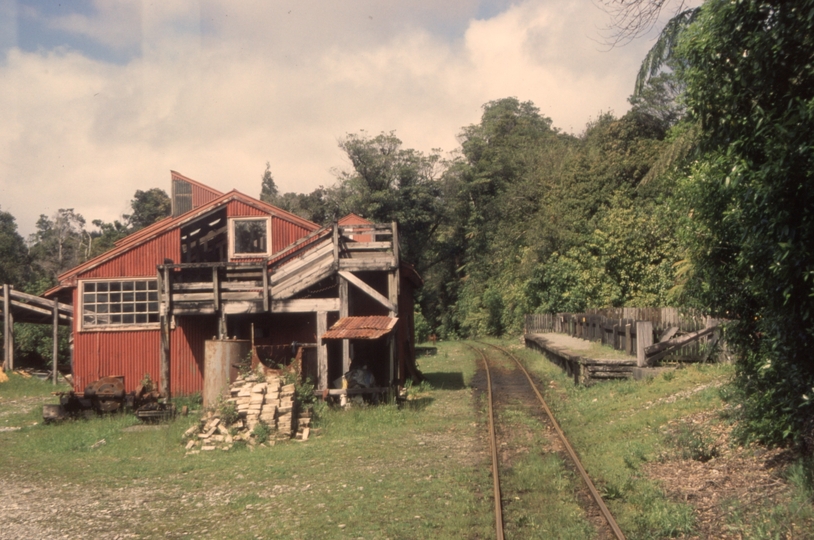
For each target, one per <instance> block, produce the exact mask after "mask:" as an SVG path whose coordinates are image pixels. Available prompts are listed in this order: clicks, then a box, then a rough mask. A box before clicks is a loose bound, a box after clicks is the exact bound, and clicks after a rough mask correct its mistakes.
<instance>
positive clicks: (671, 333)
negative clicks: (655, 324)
mask: <svg viewBox="0 0 814 540" xmlns="http://www.w3.org/2000/svg"><path fill="white" fill-rule="evenodd" d="M676 332H678V326H671V327H669V328H667V330H665V331H664V332H662V334H661V337H659V343H661V342H663V341H667V340H669V339H672V338H673V336H674V335H676Z"/></svg>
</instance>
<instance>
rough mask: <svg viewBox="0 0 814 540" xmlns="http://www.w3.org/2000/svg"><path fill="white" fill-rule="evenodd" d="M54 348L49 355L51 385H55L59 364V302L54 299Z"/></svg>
mask: <svg viewBox="0 0 814 540" xmlns="http://www.w3.org/2000/svg"><path fill="white" fill-rule="evenodd" d="M53 324H54V347H53V350H52V354H51V361H52V362H53V363H54V374H53V383H54V386H56V384H57V365H58V364H59V358H58V356H59V300H57V299H56V298H54V321H53Z"/></svg>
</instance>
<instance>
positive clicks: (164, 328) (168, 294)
mask: <svg viewBox="0 0 814 540" xmlns="http://www.w3.org/2000/svg"><path fill="white" fill-rule="evenodd" d="M162 284H163V285H164V289H163V291H162V292H163V300H164V301H163V302H162V306H161V308H162V309H161V310H160V315H159V321H160V325H161V329H160V337H161V348H160V351H159V370H160V373H159V379H160V381H161V388H160V390H161V396H162V397H163V398H164V399H165V400H166V401H167V402H169V400H170V399H171V398H172V394H171V391H170V318H171V317H172V306H171V299H172V283H170V269H169V268H168V267H166V266H165V267H164V272H163V279H162Z"/></svg>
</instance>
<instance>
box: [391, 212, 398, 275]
mask: <svg viewBox="0 0 814 540" xmlns="http://www.w3.org/2000/svg"><path fill="white" fill-rule="evenodd" d="M391 227H392V230H393V266H395V267H396V268H398V267H399V225H398V223H396V222H395V221H394V222H393V223H392V224H391Z"/></svg>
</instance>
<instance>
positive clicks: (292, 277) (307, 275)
mask: <svg viewBox="0 0 814 540" xmlns="http://www.w3.org/2000/svg"><path fill="white" fill-rule="evenodd" d="M325 268H328V269H329V270H331V271H333V270H334V268H335V266H334V260H333V257H332V253H331V252H330V251H328V252H327V253H323V254H322V255H321V256H320V257H319V258H318V259H315V260H313V261H309V263H308V264H307V265H302V266H299V265H298V268H297V271H296V272H292V273H290V274H289V275H287V276H285V277H283V279H280V280H278V281H277V282H275V281H274V276H272V287H273V290H275V291H280V290H287V289H290V288H295V289H298V290H302V288H303V286H302V285H300V283H303V282H306V283H309V284H311V283H314V281H312V276H314V275H316V274H321V273H322V272H323V270H324V269H325ZM306 286H307V285H306Z"/></svg>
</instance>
